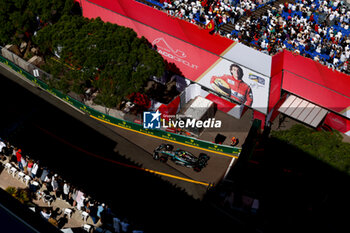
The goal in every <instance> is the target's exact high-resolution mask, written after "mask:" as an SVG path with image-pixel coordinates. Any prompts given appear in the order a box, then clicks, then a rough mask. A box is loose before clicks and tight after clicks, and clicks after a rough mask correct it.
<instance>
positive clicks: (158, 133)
mask: <svg viewBox="0 0 350 233" xmlns="http://www.w3.org/2000/svg"><path fill="white" fill-rule="evenodd" d="M5 56H6V57H5ZM9 58H10V59H9ZM0 62H1V63H3V64H5V65H6V66H8V67H10V68H11V69H12V70H14V71H16V72H17V73H19V74H20V75H22V76H23V77H24V78H25V79H27V80H29V81H30V82H31V83H33V84H35V85H36V86H38V87H40V88H42V89H44V90H45V91H47V92H49V93H50V94H52V95H54V96H56V97H58V98H59V99H61V100H62V101H64V102H66V103H68V104H69V105H71V106H72V107H74V108H76V109H78V110H80V111H82V112H84V113H86V114H88V115H89V116H90V117H92V118H95V119H98V120H100V121H103V122H106V123H110V124H112V125H115V126H118V127H120V128H124V129H129V130H132V131H136V132H139V133H142V134H145V135H149V136H153V137H157V138H160V139H164V140H167V141H174V142H177V143H181V144H185V145H189V146H193V147H198V148H202V149H205V150H210V151H213V152H216V153H224V154H228V155H230V157H235V158H237V157H238V156H239V154H240V152H241V150H242V149H241V148H239V147H232V146H226V145H218V144H215V143H212V142H208V141H203V140H199V139H196V138H191V137H187V136H184V135H179V134H175V133H170V132H165V131H162V130H158V129H144V128H143V126H142V125H139V124H136V123H134V122H130V121H126V120H122V119H119V118H116V117H112V116H110V115H108V114H104V113H101V112H99V111H97V110H95V109H93V108H91V107H89V106H87V105H85V104H83V103H81V102H80V101H78V100H76V99H74V98H72V97H70V96H68V95H66V94H63V93H62V92H60V91H59V90H56V89H54V88H51V87H50V86H49V85H48V84H46V83H45V82H44V81H43V80H42V78H40V77H41V76H40V75H44V76H45V77H51V75H49V74H47V73H46V72H45V71H42V70H40V69H39V68H38V67H36V66H34V65H32V64H30V63H28V62H26V61H25V60H24V59H22V58H20V57H18V56H17V55H15V54H13V53H12V52H10V51H9V50H7V49H5V48H1V55H0ZM19 64H21V65H23V66H26V69H24V68H22V67H20V65H19ZM35 70H38V72H39V73H36V75H37V74H39V76H38V77H35V76H34V74H35V72H36V71H35Z"/></svg>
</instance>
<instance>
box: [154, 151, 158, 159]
mask: <svg viewBox="0 0 350 233" xmlns="http://www.w3.org/2000/svg"><path fill="white" fill-rule="evenodd" d="M153 159H154V160H158V159H159V154H158V152H154V153H153Z"/></svg>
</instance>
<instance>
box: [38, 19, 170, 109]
mask: <svg viewBox="0 0 350 233" xmlns="http://www.w3.org/2000/svg"><path fill="white" fill-rule="evenodd" d="M34 41H35V43H36V44H38V46H39V48H40V51H41V52H43V53H44V54H47V55H50V54H53V53H56V54H57V55H59V57H60V61H61V62H62V63H65V64H66V65H69V66H71V68H70V69H68V68H67V66H65V67H62V70H60V71H58V70H55V71H56V74H61V75H63V74H64V75H65V79H66V80H64V79H63V78H61V81H64V82H69V83H70V85H69V86H70V87H71V88H70V90H72V88H73V87H74V88H75V89H76V90H78V91H79V90H80V91H82V90H83V88H84V87H86V86H87V85H88V84H91V85H93V86H94V87H96V88H98V90H99V95H98V96H97V98H96V101H97V102H98V103H99V104H102V105H104V106H106V107H115V106H116V104H117V103H119V102H120V101H121V100H122V98H123V97H125V96H127V95H130V94H131V93H133V92H137V91H139V90H140V88H141V87H142V86H143V84H144V83H145V81H146V80H147V79H148V78H149V77H150V76H152V75H156V76H160V75H162V74H163V72H164V61H163V58H162V57H161V56H160V55H159V54H158V53H157V52H156V51H155V50H153V49H151V48H150V47H149V43H148V41H147V40H146V39H145V38H144V37H142V38H138V37H137V34H136V33H135V31H133V30H132V29H129V28H126V27H122V26H118V25H116V24H111V23H104V22H103V21H102V20H101V19H100V18H97V19H86V18H83V17H78V16H67V15H66V16H63V17H62V18H61V19H60V20H59V21H58V22H57V23H56V24H53V25H50V26H48V27H45V28H43V29H42V30H40V31H39V33H38V34H37V36H36V37H35V40H34ZM46 60H47V59H46ZM55 67H56V68H57V65H56V66H55ZM56 68H55V69H56ZM57 71H58V72H57ZM77 87H82V88H80V89H79V88H77Z"/></svg>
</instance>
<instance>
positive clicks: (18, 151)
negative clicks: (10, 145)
mask: <svg viewBox="0 0 350 233" xmlns="http://www.w3.org/2000/svg"><path fill="white" fill-rule="evenodd" d="M21 153H22V150H21V149H18V150H17V151H16V158H17V164H18V167H19V169H21V171H23V170H24V169H23V165H22V162H21V160H22V154H21Z"/></svg>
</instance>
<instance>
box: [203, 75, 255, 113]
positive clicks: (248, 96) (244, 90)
mask: <svg viewBox="0 0 350 233" xmlns="http://www.w3.org/2000/svg"><path fill="white" fill-rule="evenodd" d="M217 79H222V80H223V81H225V82H226V83H227V84H228V86H229V87H228V88H227V87H225V84H222V83H220V81H219V80H217ZM210 84H211V85H212V87H213V88H214V90H218V89H219V90H220V93H225V95H227V96H229V97H230V98H232V99H234V100H235V101H238V102H239V103H242V104H245V105H247V106H251V105H252V103H253V94H252V90H251V88H250V86H248V84H246V83H245V82H243V81H242V80H236V79H235V78H233V77H232V76H231V75H227V74H226V75H223V76H221V77H217V76H213V77H212V78H211V80H210Z"/></svg>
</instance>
